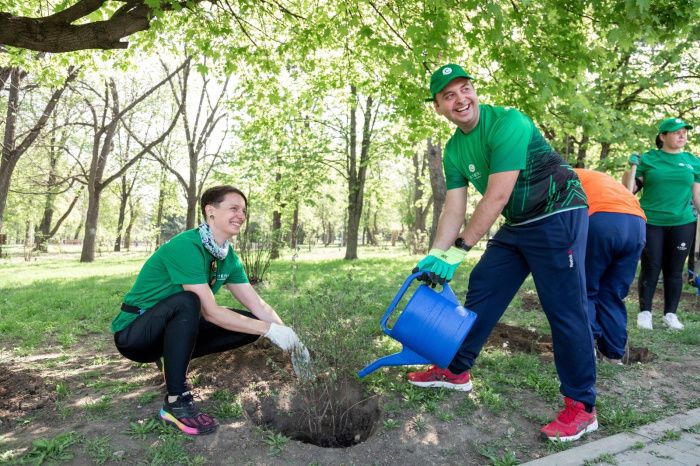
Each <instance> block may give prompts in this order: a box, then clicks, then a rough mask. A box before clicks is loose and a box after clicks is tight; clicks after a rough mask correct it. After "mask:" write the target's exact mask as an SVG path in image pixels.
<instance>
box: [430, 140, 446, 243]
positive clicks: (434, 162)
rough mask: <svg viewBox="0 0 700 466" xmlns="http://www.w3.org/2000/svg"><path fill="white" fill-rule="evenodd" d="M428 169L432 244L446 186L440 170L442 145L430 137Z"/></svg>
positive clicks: (443, 202) (443, 201)
mask: <svg viewBox="0 0 700 466" xmlns="http://www.w3.org/2000/svg"><path fill="white" fill-rule="evenodd" d="M428 170H429V173H430V186H431V187H432V189H433V224H432V226H431V227H430V244H433V240H434V239H435V232H436V231H437V225H438V221H440V214H441V213H442V206H443V204H445V197H446V195H447V191H446V189H447V188H446V187H445V175H444V173H443V171H442V145H441V144H440V143H438V144H437V145H433V142H432V140H430V139H428Z"/></svg>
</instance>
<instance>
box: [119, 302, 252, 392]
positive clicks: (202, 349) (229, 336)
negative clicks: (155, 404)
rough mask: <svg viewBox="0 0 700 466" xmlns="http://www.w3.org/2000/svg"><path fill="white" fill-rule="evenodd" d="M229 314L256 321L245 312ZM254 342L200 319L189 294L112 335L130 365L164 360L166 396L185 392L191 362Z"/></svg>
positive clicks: (162, 303)
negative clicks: (132, 362)
mask: <svg viewBox="0 0 700 466" xmlns="http://www.w3.org/2000/svg"><path fill="white" fill-rule="evenodd" d="M231 311H233V312H237V313H239V314H242V315H244V316H246V317H250V318H252V319H257V317H255V316H254V315H253V314H252V313H250V312H248V311H241V310H238V309H231ZM257 339H258V335H251V334H248V333H240V332H233V331H230V330H226V329H224V328H221V327H219V326H216V325H214V324H212V323H210V322H207V321H206V320H205V319H204V318H202V317H201V315H200V303H199V297H197V295H196V294H195V293H192V292H191V291H182V292H180V293H177V294H174V295H172V296H169V297H168V298H166V299H164V300H163V301H161V302H159V303H158V304H156V305H155V306H153V307H152V308H151V309H149V310H148V311H146V312H145V313H144V314H143V315H140V316H139V317H138V318H137V319H136V320H135V321H133V322H132V323H131V325H129V326H128V327H127V328H125V329H123V330H121V331H119V332H117V333H115V334H114V343H115V344H116V346H117V349H118V350H119V352H120V353H121V354H122V355H123V356H124V357H126V358H128V359H131V360H132V361H136V362H154V361H156V360H158V359H159V358H160V357H163V369H164V373H165V383H166V385H167V388H168V394H169V395H180V394H181V393H183V392H186V391H187V387H186V385H185V377H186V376H187V366H188V365H189V363H190V359H193V358H198V357H200V356H204V355H206V354H212V353H219V352H221V351H227V350H230V349H233V348H238V347H241V346H244V345H247V344H249V343H252V342H254V341H255V340H257Z"/></svg>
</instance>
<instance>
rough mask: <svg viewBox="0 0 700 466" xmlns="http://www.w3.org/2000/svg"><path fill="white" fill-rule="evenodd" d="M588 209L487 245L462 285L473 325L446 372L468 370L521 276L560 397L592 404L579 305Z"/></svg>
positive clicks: (508, 231)
mask: <svg viewBox="0 0 700 466" xmlns="http://www.w3.org/2000/svg"><path fill="white" fill-rule="evenodd" d="M587 236H588V209H575V210H568V211H565V212H559V213H557V214H554V215H550V216H548V217H545V218H543V219H540V220H537V221H534V222H531V223H527V224H525V225H519V226H509V225H505V226H503V227H502V228H501V229H500V230H498V233H496V235H495V236H494V237H493V238H491V239H490V240H489V242H488V245H487V247H486V251H485V252H484V254H483V255H482V256H481V259H480V260H479V263H478V264H477V265H476V267H474V270H473V271H472V273H471V276H470V278H469V289H468V291H467V299H466V302H465V304H464V306H465V307H466V308H468V309H471V310H472V311H474V312H475V313H476V314H477V316H478V318H477V319H476V322H475V323H474V326H473V327H472V329H471V331H470V332H469V334H468V335H467V337H466V339H465V340H464V342H463V343H462V346H461V347H460V349H459V351H458V352H457V355H456V356H455V358H454V359H453V360H452V363H451V364H450V366H449V369H450V370H451V371H452V372H454V373H461V372H464V371H465V370H467V369H469V368H471V367H472V365H473V364H474V360H475V359H476V357H477V356H478V354H479V352H480V351H481V348H482V347H483V346H484V343H486V340H487V339H488V337H489V335H490V334H491V331H492V330H493V328H494V327H495V326H496V323H497V322H498V320H499V319H500V318H501V316H502V315H503V313H504V312H505V310H506V308H507V307H508V304H510V302H511V300H512V299H513V296H515V293H517V291H518V289H519V288H520V286H521V285H522V284H523V282H524V281H525V278H527V276H528V274H529V273H532V277H533V279H534V282H535V287H536V288H537V294H538V296H539V298H540V302H541V303H542V308H543V309H544V312H545V314H546V316H547V320H548V321H549V325H550V327H551V330H552V340H553V346H554V364H555V366H556V369H557V374H558V375H559V381H560V384H561V385H560V390H561V393H562V394H563V395H564V396H567V397H569V398H571V399H574V400H576V401H580V402H583V403H586V404H589V405H595V397H596V392H595V380H596V371H595V356H594V353H593V336H592V334H591V327H590V324H589V321H588V311H587V304H586V277H585V271H584V266H585V257H586V239H587Z"/></svg>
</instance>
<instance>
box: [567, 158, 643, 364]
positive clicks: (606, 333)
mask: <svg viewBox="0 0 700 466" xmlns="http://www.w3.org/2000/svg"><path fill="white" fill-rule="evenodd" d="M574 171H575V172H576V174H577V175H578V177H579V180H581V185H582V186H583V190H584V191H585V193H586V197H587V198H588V214H589V221H588V241H587V243H586V289H587V291H588V318H589V320H590V322H591V330H592V332H593V338H595V340H596V343H597V351H598V355H599V356H600V357H601V359H604V360H605V359H607V360H609V361H610V362H613V363H617V364H622V357H623V356H624V354H625V348H626V345H627V308H626V307H625V302H624V299H625V297H626V296H627V293H628V292H629V288H630V285H631V284H632V281H633V280H634V275H635V273H636V272H637V262H639V257H640V256H641V254H642V250H643V249H644V245H645V244H646V216H645V215H644V211H643V210H642V208H641V207H640V205H639V201H638V200H637V198H636V197H635V196H634V194H632V193H631V192H629V191H628V190H627V188H626V187H625V186H624V185H622V183H620V182H618V181H617V180H615V179H614V178H613V177H611V176H610V175H607V174H605V173H602V172H598V171H594V170H586V169H582V168H575V169H574Z"/></svg>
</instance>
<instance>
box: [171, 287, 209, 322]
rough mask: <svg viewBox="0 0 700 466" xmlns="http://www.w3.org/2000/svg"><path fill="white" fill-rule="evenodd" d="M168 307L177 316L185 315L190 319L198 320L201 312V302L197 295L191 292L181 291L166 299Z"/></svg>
mask: <svg viewBox="0 0 700 466" xmlns="http://www.w3.org/2000/svg"><path fill="white" fill-rule="evenodd" d="M168 301H169V303H168V304H169V305H170V307H171V308H172V309H173V310H174V311H175V313H176V314H179V315H183V314H184V315H187V316H190V317H192V318H197V319H198V318H199V315H200V312H201V302H200V300H199V296H197V293H194V292H192V291H181V292H180V293H177V294H174V295H172V296H170V297H169V298H168Z"/></svg>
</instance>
